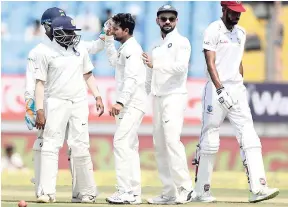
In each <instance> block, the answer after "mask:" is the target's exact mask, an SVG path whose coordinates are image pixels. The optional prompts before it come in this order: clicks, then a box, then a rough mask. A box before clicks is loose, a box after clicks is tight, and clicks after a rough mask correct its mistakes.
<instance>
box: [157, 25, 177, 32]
mask: <svg viewBox="0 0 288 207" xmlns="http://www.w3.org/2000/svg"><path fill="white" fill-rule="evenodd" d="M164 27H170V28H169V29H167V28H166V29H165V28H164ZM174 28H175V27H173V26H172V25H163V26H162V27H160V29H161V32H163V33H164V34H168V33H170V32H172V31H173V30H174Z"/></svg>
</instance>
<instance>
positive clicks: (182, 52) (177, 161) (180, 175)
mask: <svg viewBox="0 0 288 207" xmlns="http://www.w3.org/2000/svg"><path fill="white" fill-rule="evenodd" d="M177 15H178V12H177V10H176V9H175V8H174V7H172V6H170V5H164V6H162V7H160V8H159V10H158V12H157V18H156V22H157V24H158V25H159V27H160V30H161V37H162V38H161V40H160V41H159V44H158V45H156V47H154V49H153V50H152V56H151V55H150V56H149V55H147V54H146V53H143V60H144V62H145V64H146V65H147V67H148V68H149V69H150V74H149V76H150V77H151V76H152V79H151V81H150V84H151V92H152V95H153V142H154V147H155V151H156V153H155V156H156V161H157V166H158V171H159V175H160V179H161V181H162V184H163V186H164V188H163V191H162V194H161V195H160V196H157V197H155V198H151V199H148V203H150V204H176V203H177V204H182V203H187V202H189V201H190V200H191V193H192V190H193V188H192V181H191V178H190V175H189V170H188V166H187V159H186V154H185V148H184V146H183V144H182V142H181V141H180V135H181V131H182V127H183V120H184V113H185V109H186V106H187V88H186V80H187V74H188V64H189V59H190V54H191V45H190V42H189V40H188V39H187V38H186V37H183V36H182V35H180V34H179V33H178V31H177V28H176V25H177V22H178V19H177ZM148 79H149V78H148Z"/></svg>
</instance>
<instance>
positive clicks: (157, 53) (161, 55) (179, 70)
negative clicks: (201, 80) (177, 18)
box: [150, 28, 191, 96]
mask: <svg viewBox="0 0 288 207" xmlns="http://www.w3.org/2000/svg"><path fill="white" fill-rule="evenodd" d="M190 55H191V45H190V42H189V40H188V39H187V38H186V37H183V36H182V35H180V34H179V33H178V31H177V28H175V29H174V30H173V31H172V32H170V33H169V34H167V35H166V37H165V38H164V39H162V38H161V40H160V41H159V43H158V45H157V46H156V47H154V49H153V50H152V63H153V69H150V73H151V72H152V80H151V93H152V94H153V95H156V96H163V95H169V94H175V93H187V87H186V82H187V75H188V65H189V59H190Z"/></svg>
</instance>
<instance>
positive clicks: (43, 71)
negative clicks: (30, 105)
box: [35, 40, 94, 102]
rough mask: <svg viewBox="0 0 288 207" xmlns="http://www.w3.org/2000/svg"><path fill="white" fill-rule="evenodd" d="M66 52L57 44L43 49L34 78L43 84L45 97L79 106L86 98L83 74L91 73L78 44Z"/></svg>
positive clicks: (83, 48) (91, 66)
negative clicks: (74, 48)
mask: <svg viewBox="0 0 288 207" xmlns="http://www.w3.org/2000/svg"><path fill="white" fill-rule="evenodd" d="M76 50H77V51H78V53H79V54H76V53H75V52H74V51H73V49H72V47H68V49H67V50H66V49H65V48H64V47H62V46H60V45H59V44H58V43H57V42H56V41H54V40H53V41H52V42H51V43H50V44H48V45H47V46H46V47H44V48H43V50H42V51H40V52H41V53H39V54H37V57H36V68H35V70H36V73H35V78H36V79H39V80H42V81H45V82H46V83H45V87H46V94H45V95H46V97H47V98H49V97H53V98H59V99H64V100H71V101H73V102H78V101H82V100H85V99H86V98H87V89H86V83H85V81H84V78H83V74H86V73H88V72H90V71H92V70H93V68H94V66H93V65H92V63H91V60H90V58H89V55H88V52H87V49H86V48H85V47H84V46H83V45H82V44H78V45H77V46H76Z"/></svg>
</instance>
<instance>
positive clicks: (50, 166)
mask: <svg viewBox="0 0 288 207" xmlns="http://www.w3.org/2000/svg"><path fill="white" fill-rule="evenodd" d="M57 173H58V153H55V152H47V151H42V152H41V170H40V183H39V188H38V193H37V195H38V196H41V195H55V193H56V180H57Z"/></svg>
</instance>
